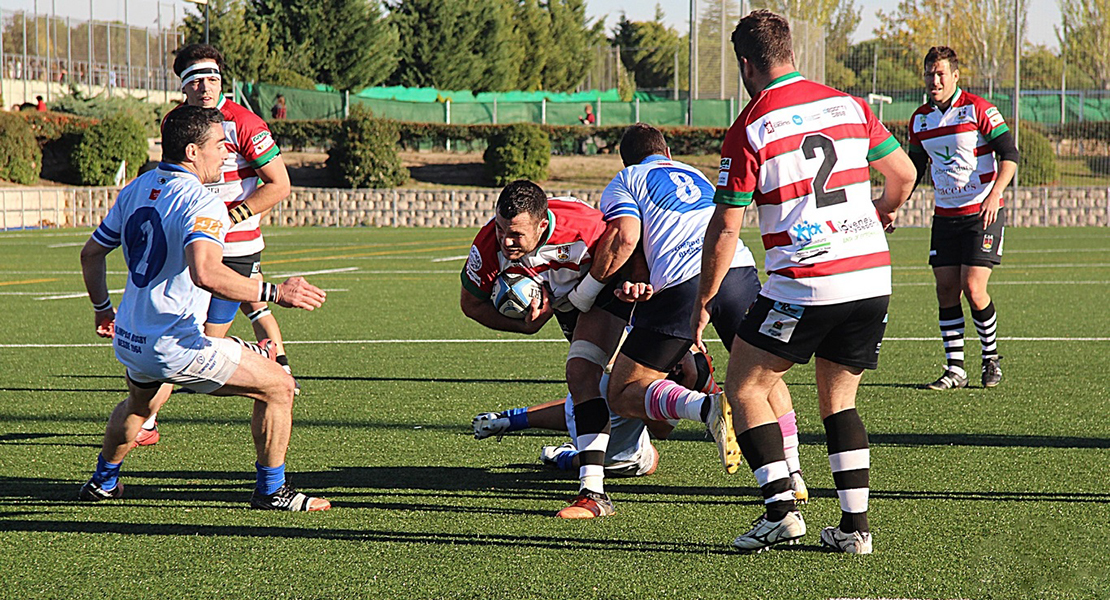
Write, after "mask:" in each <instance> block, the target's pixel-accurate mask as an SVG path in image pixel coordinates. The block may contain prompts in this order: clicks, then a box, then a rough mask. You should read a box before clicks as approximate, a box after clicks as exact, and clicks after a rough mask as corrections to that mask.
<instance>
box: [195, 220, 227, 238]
mask: <svg viewBox="0 0 1110 600" xmlns="http://www.w3.org/2000/svg"><path fill="white" fill-rule="evenodd" d="M223 228H224V224H223V222H222V221H220V220H219V219H211V218H208V217H197V220H196V221H194V222H193V231H194V232H197V233H207V234H208V235H211V236H213V237H217V238H218V237H220V230H222V229H223Z"/></svg>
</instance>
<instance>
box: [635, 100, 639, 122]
mask: <svg viewBox="0 0 1110 600" xmlns="http://www.w3.org/2000/svg"><path fill="white" fill-rule="evenodd" d="M636 122H637V123H639V122H640V99H639V98H636Z"/></svg>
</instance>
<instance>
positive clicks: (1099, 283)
mask: <svg viewBox="0 0 1110 600" xmlns="http://www.w3.org/2000/svg"><path fill="white" fill-rule="evenodd" d="M893 285H894V287H906V286H918V285H927V286H929V287H933V286H935V285H936V282H935V281H911V282H904V283H895V284H893ZM990 285H992V286H993V285H1110V281H992V282H991V283H990Z"/></svg>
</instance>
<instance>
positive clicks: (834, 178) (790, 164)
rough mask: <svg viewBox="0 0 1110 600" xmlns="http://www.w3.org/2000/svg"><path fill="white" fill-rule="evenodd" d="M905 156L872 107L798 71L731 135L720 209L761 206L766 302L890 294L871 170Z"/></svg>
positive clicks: (754, 104) (775, 86) (756, 101)
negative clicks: (884, 160) (873, 164)
mask: <svg viewBox="0 0 1110 600" xmlns="http://www.w3.org/2000/svg"><path fill="white" fill-rule="evenodd" d="M897 148H898V142H897V141H895V139H894V137H893V136H892V135H890V132H889V131H887V130H886V128H885V127H883V124H882V123H880V122H879V120H878V119H876V118H875V115H874V114H873V113H872V112H871V109H870V108H868V106H867V104H866V103H864V102H863V101H862V100H860V99H859V98H854V97H852V96H849V95H848V94H845V93H843V92H840V91H837V90H835V89H833V88H830V87H827V86H824V85H821V84H818V83H814V82H811V81H808V80H806V79H805V78H803V77H802V76H801V75H800V74H798V73H796V72H795V73H790V74H788V75H784V76H782V77H779V78H778V79H776V80H774V81H772V82H771V84H770V85H768V86H767V87H766V88H765V89H764V90H763V91H762V92H760V93H759V94H758V95H757V96H756V97H755V98H753V99H752V101H751V102H749V103H748V105H747V106H746V107H745V108H744V111H743V112H742V113H740V116H739V118H737V120H736V122H735V123H733V124H732V127H730V128H729V130H728V134H727V135H726V136H725V141H724V145H723V146H722V149H721V171H720V176H719V178H718V180H717V192H716V195H715V196H714V202H716V203H718V204H725V205H732V206H747V205H749V204H751V203H752V202H754V203H755V205H756V207H757V209H758V211H759V230H760V234H761V235H762V237H763V247H764V248H765V249H766V250H767V253H766V258H765V265H766V269H767V272H768V275H769V276H768V279H767V284H766V285H765V286H764V287H763V290H762V291H761V292H760V293H761V294H762V295H764V296H766V297H768V298H770V299H772V300H776V301H779V302H788V303H792V304H801V305H820V304H838V303H842V302H850V301H853V300H862V299H865V298H873V297H877V296H885V295H889V294H890V290H891V286H890V252H889V249H888V247H887V243H886V236H885V234H884V232H883V227H882V225H881V224H880V223H879V218H878V213H876V212H875V207H874V205H873V204H872V202H871V183H870V175H869V170H868V163H869V162H871V161H875V160H878V159H880V158H882V157H884V156H886V155H888V154H890V153H891V152H893V151H894V150H895V149H897Z"/></svg>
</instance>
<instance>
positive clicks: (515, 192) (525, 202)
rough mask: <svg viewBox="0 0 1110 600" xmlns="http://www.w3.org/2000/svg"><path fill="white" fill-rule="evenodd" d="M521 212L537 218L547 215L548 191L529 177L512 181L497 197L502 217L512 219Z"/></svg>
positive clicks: (499, 212) (498, 208)
mask: <svg viewBox="0 0 1110 600" xmlns="http://www.w3.org/2000/svg"><path fill="white" fill-rule="evenodd" d="M521 213H528V214H530V215H532V218H534V219H536V220H539V219H543V218H545V217H547V193H546V192H544V191H543V188H541V187H540V186H538V185H536V184H534V183H532V182H531V181H528V180H527V179H518V180H516V181H514V182H512V183H510V184H509V185H507V186H505V189H503V190H501V195H499V196H498V197H497V214H498V215H500V216H501V217H502V218H505V219H509V220H512V219H514V218H516V216H517V215H519V214H521Z"/></svg>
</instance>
